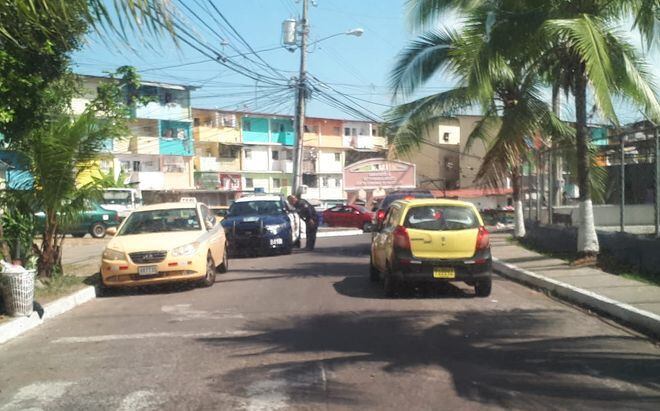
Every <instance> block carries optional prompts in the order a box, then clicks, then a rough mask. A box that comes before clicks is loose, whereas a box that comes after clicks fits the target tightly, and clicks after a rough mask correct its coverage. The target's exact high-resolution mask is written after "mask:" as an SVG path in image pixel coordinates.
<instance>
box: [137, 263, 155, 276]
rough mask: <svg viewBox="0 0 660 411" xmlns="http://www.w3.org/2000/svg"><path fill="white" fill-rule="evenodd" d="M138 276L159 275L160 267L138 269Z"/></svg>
mask: <svg viewBox="0 0 660 411" xmlns="http://www.w3.org/2000/svg"><path fill="white" fill-rule="evenodd" d="M138 274H140V275H154V274H158V266H157V265H145V266H144V267H138Z"/></svg>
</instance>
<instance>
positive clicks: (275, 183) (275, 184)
mask: <svg viewBox="0 0 660 411" xmlns="http://www.w3.org/2000/svg"><path fill="white" fill-rule="evenodd" d="M273 188H280V179H279V178H274V179H273Z"/></svg>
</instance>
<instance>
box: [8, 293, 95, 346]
mask: <svg viewBox="0 0 660 411" xmlns="http://www.w3.org/2000/svg"><path fill="white" fill-rule="evenodd" d="M94 298H96V289H95V288H94V287H92V286H88V287H85V288H83V289H82V290H79V291H76V292H75V293H73V294H71V295H68V296H66V297H62V298H60V299H59V300H55V301H53V302H51V303H48V304H46V305H45V306H44V317H43V318H39V315H38V314H37V313H36V312H33V313H32V314H31V315H30V316H29V317H19V318H14V319H12V320H9V321H8V322H7V323H5V324H2V325H0V344H4V343H6V342H7V341H9V340H11V339H13V338H16V337H18V336H19V335H21V334H23V333H25V332H26V331H29V330H31V329H33V328H35V327H38V326H39V325H41V324H42V323H44V322H45V321H48V320H49V319H51V318H55V317H57V316H58V315H60V314H63V313H65V312H67V311H69V310H72V309H73V308H75V307H77V306H79V305H81V304H84V303H86V302H88V301H91V300H93V299H94Z"/></svg>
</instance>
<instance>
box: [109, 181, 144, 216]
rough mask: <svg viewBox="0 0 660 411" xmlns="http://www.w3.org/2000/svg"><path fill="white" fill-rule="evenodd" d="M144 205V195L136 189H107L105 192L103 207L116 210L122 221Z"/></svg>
mask: <svg viewBox="0 0 660 411" xmlns="http://www.w3.org/2000/svg"><path fill="white" fill-rule="evenodd" d="M141 205H142V194H141V193H140V190H137V189H135V188H107V189H105V190H103V199H102V200H101V207H103V208H105V209H108V210H114V211H116V212H117V214H118V215H119V218H121V219H122V220H123V219H124V218H126V217H128V215H129V214H130V213H131V211H133V210H135V209H136V208H138V207H140V206H141Z"/></svg>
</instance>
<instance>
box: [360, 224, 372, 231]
mask: <svg viewBox="0 0 660 411" xmlns="http://www.w3.org/2000/svg"><path fill="white" fill-rule="evenodd" d="M362 231H363V232H365V233H368V232H369V231H371V223H370V222H365V223H364V224H362Z"/></svg>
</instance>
